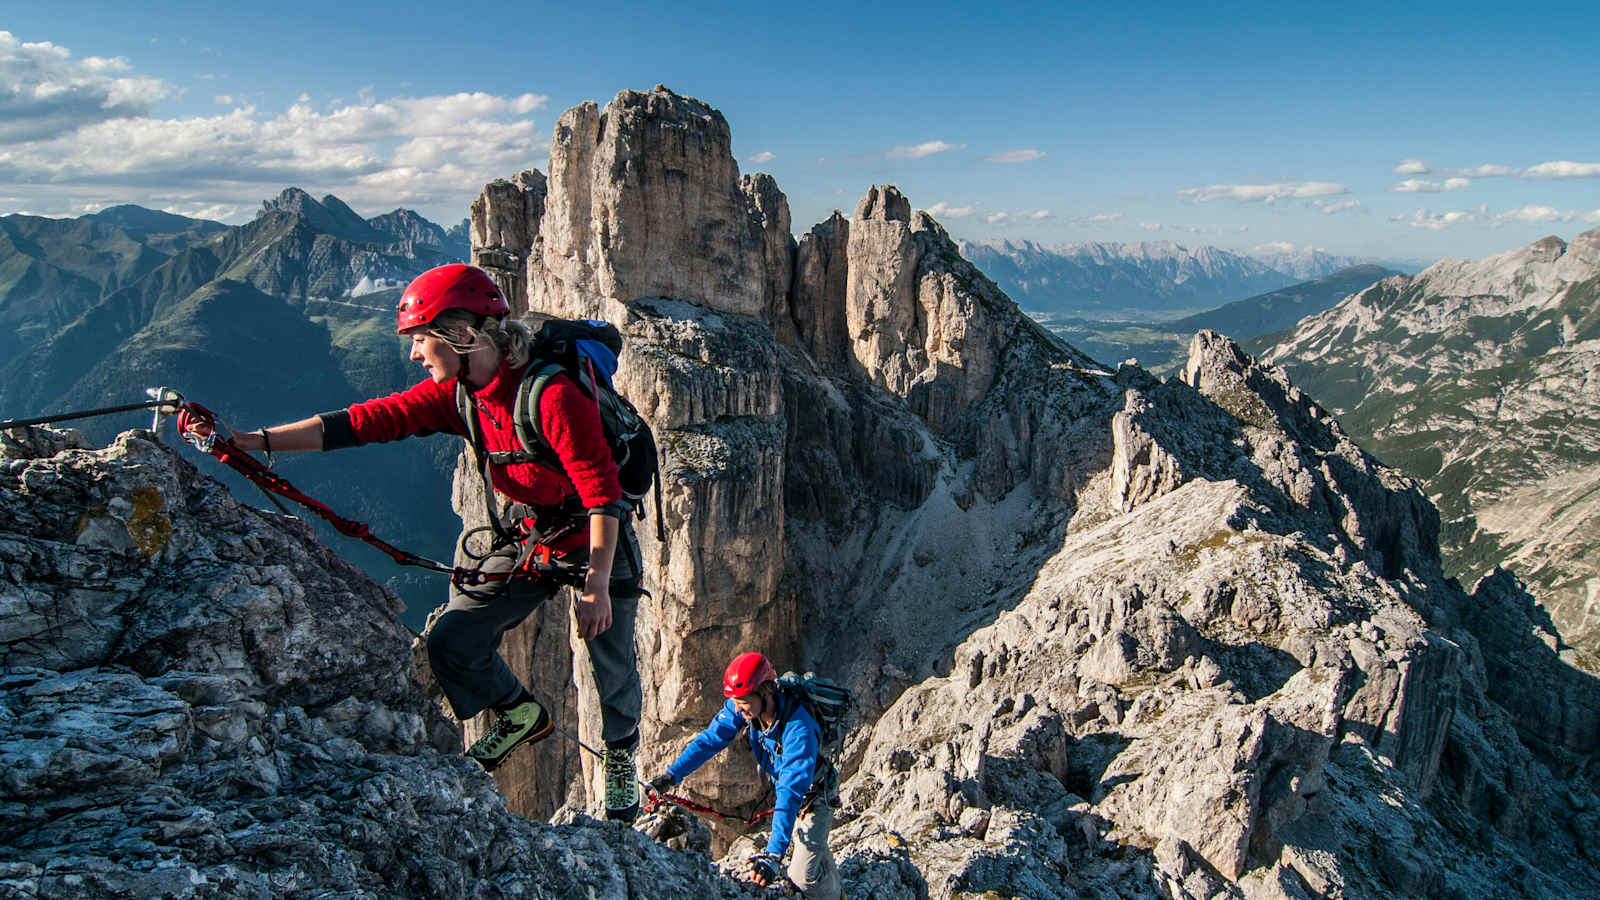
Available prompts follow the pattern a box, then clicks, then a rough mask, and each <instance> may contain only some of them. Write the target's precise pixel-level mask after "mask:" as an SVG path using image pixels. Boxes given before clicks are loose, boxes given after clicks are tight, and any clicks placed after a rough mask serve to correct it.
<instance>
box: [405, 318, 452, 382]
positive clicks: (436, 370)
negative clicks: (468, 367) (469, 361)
mask: <svg viewBox="0 0 1600 900" xmlns="http://www.w3.org/2000/svg"><path fill="white" fill-rule="evenodd" d="M409 334H410V336H411V361H412V362H414V363H421V364H422V368H423V369H425V370H427V373H428V375H429V377H431V378H432V379H433V383H434V384H443V383H445V382H446V381H449V380H450V379H452V378H454V377H456V372H458V371H460V369H461V360H460V358H459V357H457V356H456V351H455V350H454V349H453V348H452V347H451V346H450V345H449V344H447V343H445V342H444V341H441V340H439V339H438V338H436V337H434V336H433V335H431V334H428V333H427V332H426V331H424V330H422V329H417V330H415V331H411V332H409Z"/></svg>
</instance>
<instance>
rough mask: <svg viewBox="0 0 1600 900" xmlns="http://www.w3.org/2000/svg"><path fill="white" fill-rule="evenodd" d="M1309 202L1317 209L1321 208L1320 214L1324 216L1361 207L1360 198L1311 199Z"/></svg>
mask: <svg viewBox="0 0 1600 900" xmlns="http://www.w3.org/2000/svg"><path fill="white" fill-rule="evenodd" d="M1311 203H1312V205H1314V206H1315V207H1316V208H1317V209H1320V210H1322V214H1323V215H1325V216H1331V215H1333V214H1335V213H1342V212H1346V211H1348V210H1352V209H1360V208H1361V201H1360V200H1313V201H1311Z"/></svg>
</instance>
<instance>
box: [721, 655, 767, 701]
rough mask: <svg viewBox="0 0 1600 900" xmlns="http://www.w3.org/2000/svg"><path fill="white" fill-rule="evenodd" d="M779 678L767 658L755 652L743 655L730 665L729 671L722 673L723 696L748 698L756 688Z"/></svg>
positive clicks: (734, 659) (736, 657)
mask: <svg viewBox="0 0 1600 900" xmlns="http://www.w3.org/2000/svg"><path fill="white" fill-rule="evenodd" d="M777 678H778V673H777V671H776V670H774V669H773V668H772V663H770V662H767V658H766V657H765V656H762V655H761V654H759V653H756V652H753V651H752V652H750V653H741V654H739V655H738V656H735V657H734V658H733V662H731V663H728V671H726V672H724V673H722V695H723V696H724V697H748V696H750V694H751V693H753V692H754V691H755V689H756V688H758V687H760V686H762V685H763V684H766V683H767V682H769V681H776V680H777Z"/></svg>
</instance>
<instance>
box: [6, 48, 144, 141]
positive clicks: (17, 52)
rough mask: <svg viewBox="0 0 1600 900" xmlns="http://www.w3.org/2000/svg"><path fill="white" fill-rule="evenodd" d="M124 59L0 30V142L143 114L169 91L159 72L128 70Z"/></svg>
mask: <svg viewBox="0 0 1600 900" xmlns="http://www.w3.org/2000/svg"><path fill="white" fill-rule="evenodd" d="M128 68H129V66H128V62H127V60H125V59H121V58H114V59H106V58H103V57H98V56H86V57H84V58H83V59H79V60H74V59H72V53H71V51H69V50H67V49H66V48H65V47H57V46H56V45H55V44H52V43H49V42H48V41H46V42H41V43H25V42H23V41H20V40H18V39H17V38H16V36H15V35H13V34H12V33H11V32H9V31H0V145H4V144H10V143H13V142H16V141H38V140H48V139H50V138H54V137H59V136H61V135H66V134H71V133H72V132H73V131H75V130H77V129H78V128H81V127H83V126H85V125H90V124H93V123H96V122H104V121H106V120H108V119H116V118H121V117H125V116H142V115H145V114H147V113H148V112H149V110H150V106H151V104H153V103H155V102H156V101H157V100H160V99H162V98H163V97H166V96H168V95H169V94H170V93H171V92H172V88H171V86H169V85H168V84H167V83H166V82H164V81H162V80H161V79H159V78H148V77H144V76H133V75H128V74H125V73H127V72H128Z"/></svg>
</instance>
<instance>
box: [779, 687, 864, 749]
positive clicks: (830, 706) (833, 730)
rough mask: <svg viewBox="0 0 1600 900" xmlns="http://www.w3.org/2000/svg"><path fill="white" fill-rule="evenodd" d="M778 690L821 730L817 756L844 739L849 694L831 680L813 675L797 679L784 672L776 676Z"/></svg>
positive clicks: (850, 705) (851, 703)
mask: <svg viewBox="0 0 1600 900" xmlns="http://www.w3.org/2000/svg"><path fill="white" fill-rule="evenodd" d="M778 689H779V690H781V691H783V692H784V693H785V694H787V695H789V696H790V697H793V698H794V699H795V700H797V701H798V702H799V703H800V705H801V706H804V707H805V708H806V712H808V713H810V714H811V718H813V719H816V720H817V725H819V726H821V728H822V740H821V742H820V743H819V744H818V746H817V749H818V752H821V751H823V750H826V749H828V748H832V747H836V746H837V745H838V743H839V741H840V739H841V738H843V737H844V720H845V717H846V716H848V715H849V714H850V710H851V709H852V708H853V707H854V706H855V698H854V697H852V696H850V691H849V690H848V689H846V688H845V687H844V686H843V685H841V684H839V683H838V682H835V681H834V680H833V679H831V678H823V677H822V676H820V675H818V674H817V673H815V672H807V673H805V674H804V675H799V674H796V673H794V672H785V673H783V674H782V675H779V676H778Z"/></svg>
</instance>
